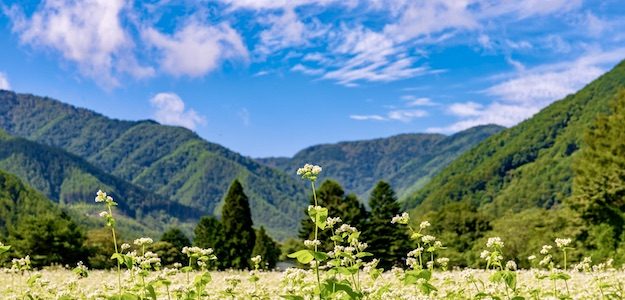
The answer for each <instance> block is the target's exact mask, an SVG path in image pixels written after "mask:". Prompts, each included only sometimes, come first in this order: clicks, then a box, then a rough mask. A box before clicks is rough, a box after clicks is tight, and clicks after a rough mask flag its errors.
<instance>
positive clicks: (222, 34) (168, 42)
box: [143, 21, 248, 77]
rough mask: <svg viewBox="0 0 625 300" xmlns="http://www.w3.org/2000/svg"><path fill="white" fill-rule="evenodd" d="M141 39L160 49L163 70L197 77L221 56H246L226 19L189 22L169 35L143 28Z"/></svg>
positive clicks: (237, 34)
mask: <svg viewBox="0 0 625 300" xmlns="http://www.w3.org/2000/svg"><path fill="white" fill-rule="evenodd" d="M143 37H144V39H145V40H146V41H147V42H148V43H149V44H150V45H152V46H153V47H155V48H157V49H158V50H159V52H160V53H161V54H160V55H161V59H160V61H161V67H162V68H163V70H164V71H165V72H167V73H170V74H172V75H176V76H181V75H187V76H191V77H198V76H202V75H205V74H207V73H208V72H210V71H212V70H214V69H216V68H217V67H219V66H220V63H221V62H222V61H224V60H233V59H242V60H247V58H248V52H247V49H246V47H245V45H244V44H243V41H242V39H241V36H240V35H239V33H238V32H237V31H236V30H234V29H233V28H232V27H231V26H230V25H228V24H227V23H221V24H219V25H216V26H211V25H206V24H201V23H198V22H195V21H193V22H190V23H189V24H187V25H185V26H184V27H183V28H181V29H180V30H179V31H177V32H175V33H174V34H173V35H166V34H163V33H161V32H159V31H157V30H156V29H154V28H147V29H145V31H144V33H143Z"/></svg>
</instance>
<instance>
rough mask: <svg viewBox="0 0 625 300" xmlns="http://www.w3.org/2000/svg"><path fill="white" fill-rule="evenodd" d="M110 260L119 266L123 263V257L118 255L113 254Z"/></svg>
mask: <svg viewBox="0 0 625 300" xmlns="http://www.w3.org/2000/svg"><path fill="white" fill-rule="evenodd" d="M111 259H117V262H118V263H120V264H123V263H124V256H123V255H122V254H120V253H114V254H113V255H111Z"/></svg>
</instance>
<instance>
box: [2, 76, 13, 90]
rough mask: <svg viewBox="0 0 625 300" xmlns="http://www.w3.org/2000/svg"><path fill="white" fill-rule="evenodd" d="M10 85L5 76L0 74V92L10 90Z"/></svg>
mask: <svg viewBox="0 0 625 300" xmlns="http://www.w3.org/2000/svg"><path fill="white" fill-rule="evenodd" d="M10 89H11V85H10V84H9V79H8V78H7V76H6V75H5V74H4V73H2V72H0V90H10Z"/></svg>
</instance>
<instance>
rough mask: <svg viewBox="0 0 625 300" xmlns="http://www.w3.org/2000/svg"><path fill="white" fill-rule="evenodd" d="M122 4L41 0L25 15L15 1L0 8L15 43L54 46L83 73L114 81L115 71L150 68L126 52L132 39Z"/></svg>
mask: <svg viewBox="0 0 625 300" xmlns="http://www.w3.org/2000/svg"><path fill="white" fill-rule="evenodd" d="M127 6H128V4H127V2H126V1H125V0H93V1H71V0H45V1H44V2H43V4H42V5H41V6H40V7H39V8H38V9H37V10H36V11H35V12H34V13H33V15H32V16H31V17H30V18H28V17H27V16H25V15H24V13H23V12H22V11H21V9H20V8H19V7H18V6H13V7H11V9H9V10H6V11H5V13H7V14H8V15H9V17H10V18H11V20H12V21H13V31H14V32H16V33H18V34H19V35H20V41H21V43H23V44H28V45H31V46H34V47H45V48H49V49H54V50H56V51H58V52H60V53H61V55H62V56H63V58H64V59H66V60H68V61H71V62H74V63H76V64H77V65H78V69H79V71H80V73H82V74H83V75H85V76H87V77H90V78H92V79H94V80H96V82H98V83H100V84H101V85H103V86H105V87H114V86H117V85H118V84H119V82H118V79H117V78H116V74H121V73H126V74H130V75H132V76H134V77H137V78H142V77H148V76H152V75H153V74H154V70H153V69H152V68H149V67H143V66H141V65H140V64H139V63H138V62H137V61H136V59H135V57H134V56H133V54H132V48H133V47H134V45H133V42H132V39H131V37H130V36H129V35H128V34H127V33H126V31H125V30H124V28H123V27H122V22H121V20H120V15H121V14H122V13H123V11H124V10H125V9H127V8H128V7H127Z"/></svg>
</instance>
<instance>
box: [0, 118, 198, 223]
mask: <svg viewBox="0 0 625 300" xmlns="http://www.w3.org/2000/svg"><path fill="white" fill-rule="evenodd" d="M0 169H2V170H5V171H8V172H10V173H12V174H14V175H17V176H19V178H20V179H21V180H22V181H24V182H25V183H27V184H28V185H30V186H32V187H34V188H36V189H37V190H38V191H40V192H42V193H43V194H45V195H46V197H48V198H49V199H52V200H53V201H55V202H57V203H60V204H61V205H63V206H67V207H72V208H79V207H80V208H81V209H80V211H84V210H85V209H86V208H87V207H88V206H85V205H77V204H78V203H83V204H91V205H94V202H93V198H94V191H97V190H99V189H102V190H106V191H110V193H111V195H113V196H114V197H115V198H116V199H118V203H119V209H121V211H122V212H123V213H124V214H125V215H126V216H128V217H129V218H134V219H136V220H137V221H140V223H144V222H143V221H145V220H155V221H156V220H157V221H158V222H150V223H151V224H145V225H148V227H150V228H154V229H163V228H164V227H166V226H167V225H170V224H172V223H173V222H185V221H189V220H196V219H197V218H199V217H200V216H201V215H200V214H199V213H197V210H195V209H192V208H191V207H188V206H185V205H182V204H180V203H176V202H172V201H169V200H167V198H165V197H163V196H160V195H157V194H154V193H151V192H149V191H147V190H145V189H143V188H140V187H137V186H135V185H133V184H130V183H128V182H126V181H124V180H121V179H119V178H116V177H114V176H111V175H109V174H107V173H106V172H103V171H102V170H100V169H98V168H96V167H94V166H93V165H91V164H89V163H88V162H86V161H84V160H83V159H82V158H80V157H78V156H75V155H72V154H69V153H67V152H65V151H63V150H61V149H58V148H54V147H50V146H45V145H41V144H38V143H35V142H32V141H29V140H26V139H23V138H15V137H11V136H10V135H8V134H6V132H4V131H3V130H2V129H0ZM93 210H96V213H97V212H98V211H97V209H96V208H94V209H93ZM135 223H136V222H135ZM139 227H141V226H139ZM148 227H144V228H142V229H141V228H140V230H139V232H135V234H141V233H144V232H145V229H147V228H148Z"/></svg>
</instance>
